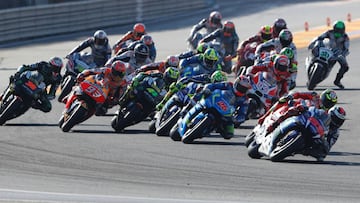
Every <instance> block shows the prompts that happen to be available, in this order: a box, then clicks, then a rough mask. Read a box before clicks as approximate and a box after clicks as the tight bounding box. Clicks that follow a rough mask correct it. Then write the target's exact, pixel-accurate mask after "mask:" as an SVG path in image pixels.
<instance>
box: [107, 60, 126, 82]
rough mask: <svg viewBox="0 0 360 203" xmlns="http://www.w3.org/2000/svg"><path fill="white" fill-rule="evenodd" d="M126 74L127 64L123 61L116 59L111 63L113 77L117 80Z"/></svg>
mask: <svg viewBox="0 0 360 203" xmlns="http://www.w3.org/2000/svg"><path fill="white" fill-rule="evenodd" d="M125 74H126V66H125V63H124V62H122V61H115V62H113V63H112V64H111V77H112V79H113V80H115V81H119V80H121V79H122V78H123V77H124V76H125Z"/></svg>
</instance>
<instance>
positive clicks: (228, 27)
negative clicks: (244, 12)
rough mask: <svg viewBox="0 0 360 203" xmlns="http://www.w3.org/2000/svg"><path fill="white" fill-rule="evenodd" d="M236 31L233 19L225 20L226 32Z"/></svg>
mask: <svg viewBox="0 0 360 203" xmlns="http://www.w3.org/2000/svg"><path fill="white" fill-rule="evenodd" d="M234 31H235V25H234V23H233V22H231V21H225V23H224V33H230V34H231V33H233V32H234Z"/></svg>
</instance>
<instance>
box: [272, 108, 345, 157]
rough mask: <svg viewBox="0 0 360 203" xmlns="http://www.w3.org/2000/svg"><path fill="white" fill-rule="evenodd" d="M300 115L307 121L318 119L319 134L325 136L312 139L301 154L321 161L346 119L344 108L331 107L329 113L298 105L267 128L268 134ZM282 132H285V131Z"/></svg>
mask: <svg viewBox="0 0 360 203" xmlns="http://www.w3.org/2000/svg"><path fill="white" fill-rule="evenodd" d="M300 114H303V115H305V116H306V117H307V118H309V119H310V118H312V117H316V118H320V121H322V122H319V123H318V125H321V127H320V126H319V127H320V128H322V129H323V132H319V133H325V135H324V136H323V137H320V136H319V137H316V136H315V137H313V140H312V145H311V147H310V148H308V149H306V150H305V151H303V152H302V154H304V155H311V156H313V157H315V158H316V159H317V160H318V161H323V160H324V158H325V157H326V155H327V154H328V153H329V151H330V149H331V147H332V146H333V145H334V144H335V142H336V141H337V139H338V137H339V128H340V127H341V126H342V124H343V123H344V121H345V119H346V118H345V117H346V112H345V110H344V108H342V107H339V106H333V107H331V108H330V109H329V112H326V111H325V110H323V109H318V108H316V107H314V106H311V107H307V106H305V105H303V104H298V105H296V106H293V107H290V108H289V110H288V111H287V112H286V113H285V114H283V115H282V116H281V117H280V118H279V119H278V120H277V121H275V122H274V123H273V124H272V125H271V126H269V127H268V129H267V130H268V133H270V132H272V131H274V130H275V128H276V127H277V126H278V125H279V124H280V123H281V122H282V121H284V120H286V119H287V118H289V117H291V116H297V115H300ZM282 131H283V132H287V130H286V129H285V130H282Z"/></svg>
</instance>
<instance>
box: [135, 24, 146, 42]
mask: <svg viewBox="0 0 360 203" xmlns="http://www.w3.org/2000/svg"><path fill="white" fill-rule="evenodd" d="M133 33H134V36H135V39H136V40H139V39H140V38H141V36H143V35H144V34H145V25H144V24H143V23H136V24H135V25H134V27H133Z"/></svg>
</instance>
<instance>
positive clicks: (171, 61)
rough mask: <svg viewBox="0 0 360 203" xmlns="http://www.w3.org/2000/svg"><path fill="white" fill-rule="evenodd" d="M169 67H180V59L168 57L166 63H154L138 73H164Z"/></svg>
mask: <svg viewBox="0 0 360 203" xmlns="http://www.w3.org/2000/svg"><path fill="white" fill-rule="evenodd" d="M168 67H179V58H178V57H177V56H172V55H170V56H168V57H166V59H165V61H159V62H153V63H149V64H145V65H143V66H141V67H140V68H139V69H137V70H136V72H137V73H140V72H146V71H149V70H159V71H160V72H162V73H164V72H165V70H166V69H167V68H168Z"/></svg>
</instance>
